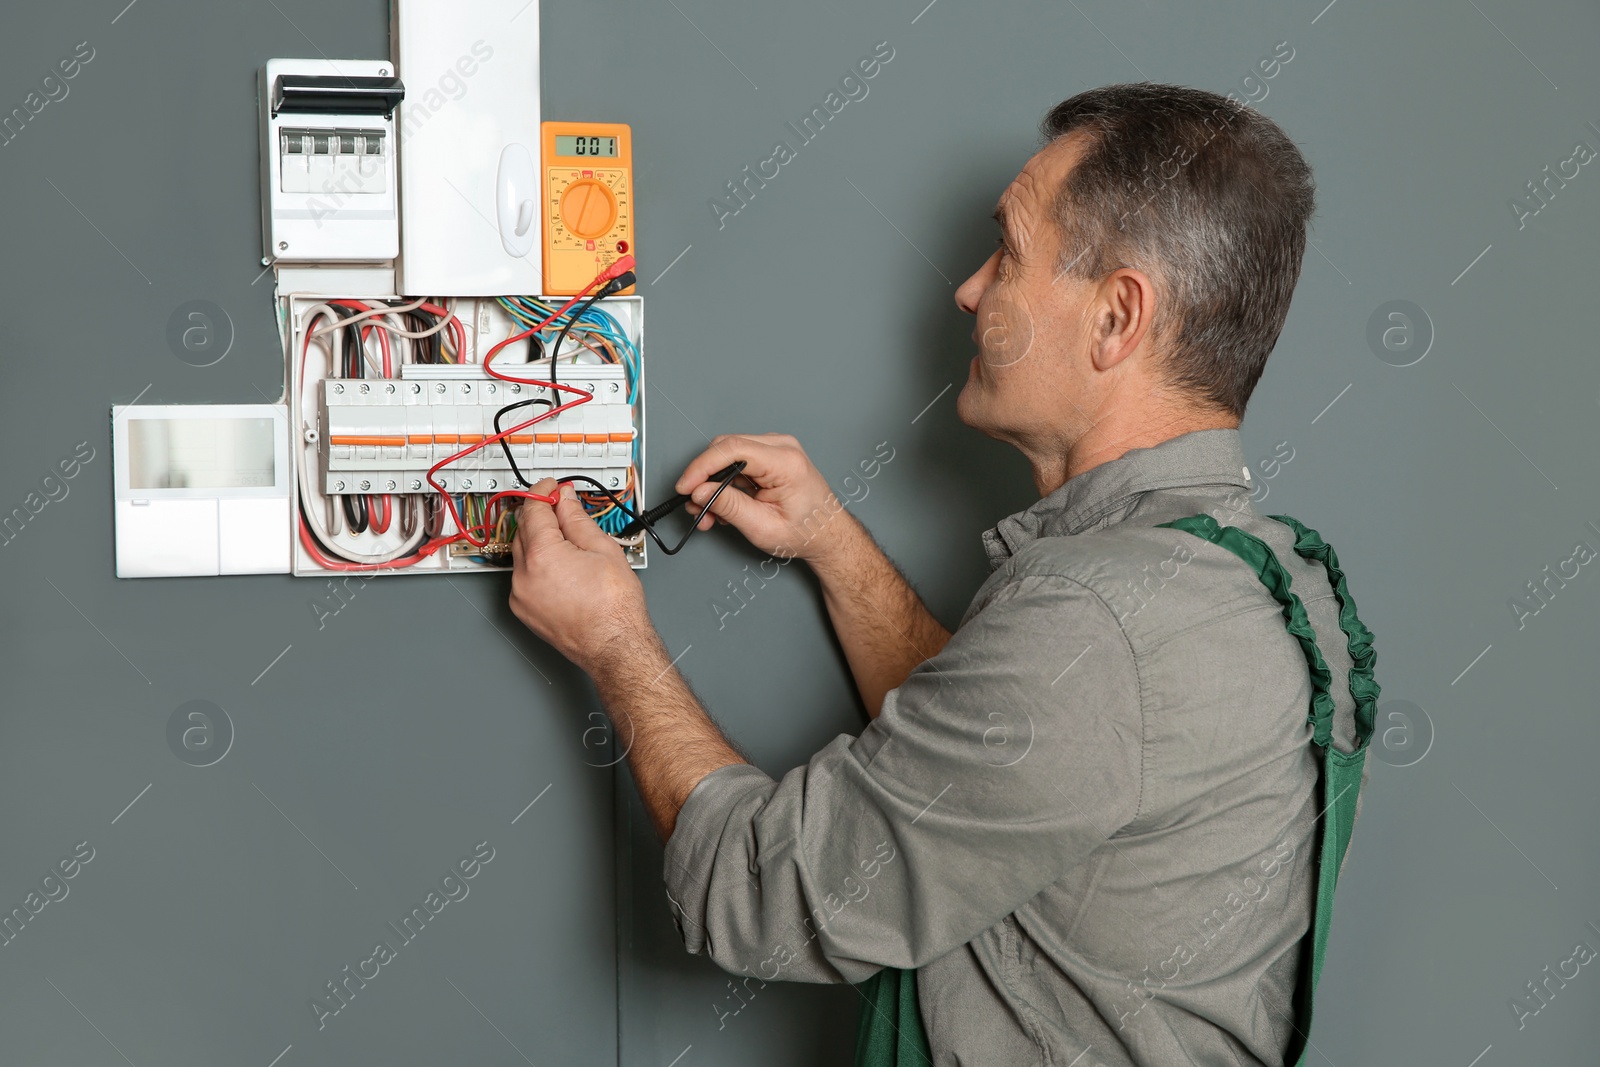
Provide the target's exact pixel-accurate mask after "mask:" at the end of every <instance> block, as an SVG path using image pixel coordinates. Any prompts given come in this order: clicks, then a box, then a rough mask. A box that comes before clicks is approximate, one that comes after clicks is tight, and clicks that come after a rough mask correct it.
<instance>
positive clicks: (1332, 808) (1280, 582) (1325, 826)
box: [1160, 515, 1379, 1067]
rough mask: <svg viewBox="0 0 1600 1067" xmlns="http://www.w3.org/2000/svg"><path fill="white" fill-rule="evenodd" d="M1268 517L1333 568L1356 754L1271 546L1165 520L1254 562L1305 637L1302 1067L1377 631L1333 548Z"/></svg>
mask: <svg viewBox="0 0 1600 1067" xmlns="http://www.w3.org/2000/svg"><path fill="white" fill-rule="evenodd" d="M1271 517H1272V518H1274V519H1276V520H1277V521H1279V522H1281V523H1283V524H1284V525H1286V526H1288V527H1289V528H1290V529H1292V530H1293V531H1294V533H1295V545H1294V550H1295V552H1296V553H1297V554H1298V555H1300V556H1301V557H1302V558H1304V559H1312V560H1316V561H1317V562H1319V563H1321V564H1322V566H1323V567H1324V569H1326V570H1327V572H1328V584H1329V585H1331V586H1332V587H1333V595H1334V599H1335V601H1336V602H1337V603H1338V605H1339V628H1340V629H1341V630H1343V631H1344V635H1345V640H1346V643H1347V648H1348V650H1349V653H1350V664H1351V665H1350V677H1349V684H1350V695H1351V697H1352V698H1353V699H1354V700H1355V705H1356V708H1355V720H1356V737H1355V747H1354V750H1353V751H1351V752H1348V753H1346V752H1341V751H1339V750H1338V749H1337V748H1335V747H1334V746H1333V745H1332V744H1331V743H1330V742H1331V741H1332V737H1333V696H1332V694H1331V693H1330V692H1329V689H1328V687H1329V683H1330V682H1331V681H1332V675H1331V673H1330V672H1329V670H1328V665H1327V662H1326V661H1325V660H1324V659H1323V658H1322V653H1321V651H1320V650H1319V649H1318V648H1317V643H1316V634H1315V633H1314V632H1313V631H1312V629H1311V624H1310V622H1309V621H1308V620H1307V618H1306V609H1305V605H1304V604H1303V603H1302V602H1301V600H1300V598H1299V597H1298V596H1296V595H1295V593H1294V591H1293V590H1292V589H1291V588H1290V581H1289V574H1288V572H1287V571H1285V570H1284V569H1283V565H1282V564H1281V563H1279V562H1278V557H1277V556H1276V555H1274V554H1273V551H1272V549H1271V548H1269V547H1268V546H1267V544H1266V542H1265V541H1262V540H1261V539H1260V538H1259V537H1256V536H1254V535H1253V534H1248V533H1245V532H1244V531H1243V530H1241V529H1239V528H1237V527H1234V526H1219V525H1218V524H1217V521H1216V520H1215V519H1213V518H1212V517H1211V516H1209V515H1194V516H1191V517H1189V518H1187V519H1177V520H1175V521H1173V522H1166V523H1161V524H1160V525H1162V526H1170V527H1172V528H1174V529H1178V530H1183V531H1185V532H1187V533H1192V534H1194V535H1195V536H1196V537H1201V538H1204V539H1205V540H1207V541H1210V542H1211V543H1212V544H1214V545H1217V546H1219V547H1221V548H1225V549H1227V550H1228V551H1229V552H1232V553H1233V554H1234V555H1236V556H1238V557H1239V558H1240V559H1242V560H1244V562H1245V563H1247V564H1249V565H1250V566H1251V567H1252V568H1253V569H1254V570H1255V572H1256V575H1257V576H1258V577H1259V578H1260V579H1261V584H1263V585H1265V586H1266V587H1267V590H1268V591H1269V592H1271V593H1272V596H1273V598H1274V599H1276V600H1277V601H1278V603H1279V604H1281V605H1282V606H1283V617H1284V622H1285V624H1286V626H1287V627H1288V630H1289V633H1290V634H1292V635H1293V636H1294V637H1295V639H1296V640H1298V641H1299V642H1300V649H1301V651H1302V652H1304V653H1305V656H1306V664H1307V666H1308V667H1309V668H1310V671H1311V689H1312V692H1311V712H1310V714H1309V716H1308V717H1307V721H1308V722H1309V723H1310V724H1311V727H1312V739H1311V743H1312V744H1313V745H1315V746H1316V747H1317V748H1318V749H1319V755H1320V756H1321V761H1322V776H1321V778H1322V782H1321V784H1322V789H1321V797H1322V808H1323V811H1322V815H1321V818H1322V832H1321V834H1320V837H1319V840H1318V847H1317V898H1316V902H1315V904H1314V905H1313V907H1312V921H1311V930H1310V938H1311V951H1310V952H1309V953H1307V954H1306V956H1305V958H1304V959H1303V962H1302V972H1301V976H1300V982H1299V986H1298V988H1297V990H1296V995H1295V1016H1296V1018H1295V1022H1294V1028H1295V1038H1294V1040H1292V1041H1291V1042H1290V1043H1289V1049H1288V1054H1287V1056H1286V1057H1285V1059H1286V1061H1287V1062H1289V1063H1292V1064H1294V1065H1295V1067H1302V1065H1303V1064H1304V1063H1305V1062H1306V1058H1307V1056H1308V1055H1309V1052H1310V1044H1311V1016H1312V1004H1313V1000H1314V998H1315V995H1316V991H1317V983H1318V981H1320V980H1321V978H1322V962H1323V959H1324V958H1325V957H1326V955H1327V950H1328V933H1329V931H1330V930H1331V929H1332V926H1333V891H1334V887H1335V886H1336V885H1337V884H1338V882H1339V868H1340V867H1341V866H1343V864H1344V856H1345V850H1346V849H1348V848H1349V846H1350V834H1351V831H1352V830H1354V829H1355V821H1356V799H1357V797H1358V796H1359V795H1360V792H1361V769H1362V765H1363V764H1365V762H1366V758H1367V742H1368V740H1370V739H1371V737H1372V729H1373V722H1374V721H1375V718H1376V710H1377V703H1378V693H1379V686H1378V683H1377V680H1376V679H1375V678H1374V677H1373V666H1374V664H1375V663H1376V661H1377V654H1376V653H1375V652H1374V651H1373V648H1372V631H1370V630H1368V629H1367V628H1366V626H1365V625H1363V624H1362V622H1361V620H1360V618H1358V617H1357V615H1356V603H1355V600H1354V599H1353V598H1351V596H1350V588H1349V585H1348V584H1347V583H1346V581H1345V576H1344V571H1343V570H1341V569H1340V567H1339V557H1338V556H1336V555H1334V552H1333V549H1332V548H1331V547H1329V546H1328V545H1327V544H1326V543H1325V542H1324V541H1323V540H1322V538H1321V536H1320V535H1318V533H1317V532H1316V531H1315V530H1312V529H1309V528H1308V527H1306V526H1304V525H1302V524H1301V523H1299V522H1297V521H1296V520H1294V519H1292V518H1290V517H1289V516H1287V515H1273V516H1271Z"/></svg>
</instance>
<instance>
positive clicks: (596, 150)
mask: <svg viewBox="0 0 1600 1067" xmlns="http://www.w3.org/2000/svg"><path fill="white" fill-rule="evenodd" d="M556 155H558V156H585V157H593V158H595V159H615V158H617V139H616V138H615V137H579V136H575V135H572V134H565V135H564V134H559V133H558V134H556Z"/></svg>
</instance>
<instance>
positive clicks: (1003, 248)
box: [994, 237, 1011, 256]
mask: <svg viewBox="0 0 1600 1067" xmlns="http://www.w3.org/2000/svg"><path fill="white" fill-rule="evenodd" d="M994 243H995V244H997V245H999V246H1000V254H1001V255H1002V256H1009V255H1010V254H1011V249H1009V248H1007V247H1006V239H1005V238H1004V237H996V238H995V239H994Z"/></svg>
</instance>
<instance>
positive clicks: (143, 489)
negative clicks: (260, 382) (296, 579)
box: [111, 404, 294, 578]
mask: <svg viewBox="0 0 1600 1067" xmlns="http://www.w3.org/2000/svg"><path fill="white" fill-rule="evenodd" d="M111 420H112V421H111V452H112V463H113V467H114V470H113V487H114V492H115V496H116V542H117V576H118V577H119V578H153V577H160V576H175V575H207V574H281V573H283V572H285V571H287V570H289V562H290V545H291V541H292V538H293V536H294V528H293V525H292V524H291V522H290V502H289V487H290V485H291V482H292V473H293V472H292V469H291V467H290V462H289V436H288V419H287V417H286V412H285V409H284V408H283V406H282V405H278V404H193V405H154V404H152V405H143V406H139V407H129V406H119V407H115V408H112V411H111Z"/></svg>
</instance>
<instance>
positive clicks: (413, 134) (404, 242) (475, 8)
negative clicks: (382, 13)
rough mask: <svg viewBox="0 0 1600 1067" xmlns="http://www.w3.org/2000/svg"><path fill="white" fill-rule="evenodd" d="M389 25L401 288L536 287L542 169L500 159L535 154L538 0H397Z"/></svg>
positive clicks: (443, 291) (471, 291) (454, 291)
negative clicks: (395, 96)
mask: <svg viewBox="0 0 1600 1067" xmlns="http://www.w3.org/2000/svg"><path fill="white" fill-rule="evenodd" d="M393 27H394V40H393V54H394V61H395V64H396V66H397V67H398V69H399V72H400V78H401V80H402V81H403V82H404V83H405V87H406V98H405V101H404V102H403V103H402V104H401V105H400V109H399V112H398V113H397V114H398V117H397V122H396V126H397V130H398V136H399V138H400V207H401V215H402V220H403V221H402V226H401V256H400V265H399V269H400V279H401V287H402V288H403V289H404V290H405V291H406V292H409V293H415V294H418V295H422V294H427V295H430V296H503V295H509V294H514V293H526V294H533V293H538V292H540V262H539V250H538V247H537V242H536V241H533V240H528V239H527V237H528V234H529V233H532V234H534V235H537V233H538V231H539V223H538V219H539V217H540V216H539V212H538V210H537V205H538V204H539V203H540V200H541V194H540V191H539V189H538V188H537V168H534V167H532V166H526V165H514V164H511V163H508V164H506V165H505V166H502V160H503V159H510V160H517V161H524V162H528V163H531V161H532V160H535V159H537V158H538V156H539V4H538V0H531V2H530V0H474V2H473V3H471V4H465V3H462V2H461V0H394V18H393ZM508 149H510V151H509V153H508V151H507V150H508ZM522 186H526V187H525V188H524V187H522ZM524 216H526V218H524ZM519 229H520V230H521V232H520V233H519V232H518V231H519ZM524 248H525V249H526V251H525V252H522V254H520V255H519V254H513V252H515V251H517V250H521V249H524Z"/></svg>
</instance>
